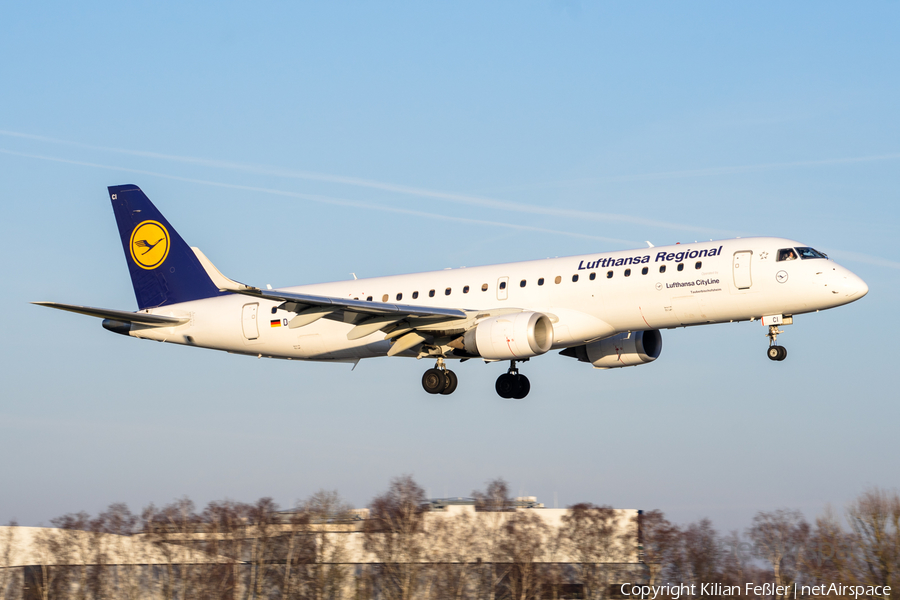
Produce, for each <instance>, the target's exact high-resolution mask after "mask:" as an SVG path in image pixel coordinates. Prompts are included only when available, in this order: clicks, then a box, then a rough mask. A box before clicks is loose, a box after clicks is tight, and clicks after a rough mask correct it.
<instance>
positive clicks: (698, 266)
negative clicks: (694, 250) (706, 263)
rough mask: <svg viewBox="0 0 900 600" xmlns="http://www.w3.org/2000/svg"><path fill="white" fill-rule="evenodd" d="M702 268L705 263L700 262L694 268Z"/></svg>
mask: <svg viewBox="0 0 900 600" xmlns="http://www.w3.org/2000/svg"><path fill="white" fill-rule="evenodd" d="M702 266H703V262H702V261H699V260H698V261H697V263H696V264H695V265H694V268H695V269H699V268H700V267H702Z"/></svg>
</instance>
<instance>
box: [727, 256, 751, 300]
mask: <svg viewBox="0 0 900 600" xmlns="http://www.w3.org/2000/svg"><path fill="white" fill-rule="evenodd" d="M752 257H753V252H751V251H750V250H742V251H740V252H735V253H734V262H733V263H732V269H731V270H732V272H733V273H734V287H736V288H737V289H739V290H746V289H749V288H750V286H751V285H752V283H753V281H752V280H751V279H750V259H751V258H752Z"/></svg>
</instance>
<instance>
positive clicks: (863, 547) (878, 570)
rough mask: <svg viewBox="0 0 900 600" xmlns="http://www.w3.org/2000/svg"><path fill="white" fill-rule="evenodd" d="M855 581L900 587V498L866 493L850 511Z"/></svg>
mask: <svg viewBox="0 0 900 600" xmlns="http://www.w3.org/2000/svg"><path fill="white" fill-rule="evenodd" d="M847 519H848V521H849V522H850V529H851V530H852V533H853V535H852V544H853V550H854V551H853V553H852V565H853V570H854V575H855V579H856V580H857V582H859V583H860V584H862V585H866V586H870V585H871V586H885V585H887V586H892V587H893V589H897V587H898V586H900V495H898V494H897V492H896V491H894V492H888V491H887V490H882V489H879V488H872V489H869V490H866V491H865V492H864V493H863V494H861V495H860V496H859V497H858V498H857V499H856V501H855V502H853V503H852V504H851V505H850V506H849V507H848V509H847Z"/></svg>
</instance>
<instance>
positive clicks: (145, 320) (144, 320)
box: [32, 302, 191, 327]
mask: <svg viewBox="0 0 900 600" xmlns="http://www.w3.org/2000/svg"><path fill="white" fill-rule="evenodd" d="M32 304H37V305H38V306H47V307H49V308H56V309H59V310H67V311H69V312H73V313H78V314H82V315H88V316H90V317H97V318H99V319H112V320H113V321H122V322H123V323H136V324H138V325H148V326H151V327H174V326H176V325H181V324H183V323H187V322H188V321H190V320H191V319H190V318H189V317H165V316H163V315H151V314H148V313H141V312H129V311H127V310H112V309H109V308H93V307H91V306H77V305H75V304H60V303H59V302H32Z"/></svg>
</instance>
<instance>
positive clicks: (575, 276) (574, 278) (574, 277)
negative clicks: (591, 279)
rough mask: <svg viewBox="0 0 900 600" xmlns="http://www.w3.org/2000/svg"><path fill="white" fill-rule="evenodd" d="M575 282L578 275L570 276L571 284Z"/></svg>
mask: <svg viewBox="0 0 900 600" xmlns="http://www.w3.org/2000/svg"><path fill="white" fill-rule="evenodd" d="M576 281H578V273H575V274H574V275H572V283H575V282H576Z"/></svg>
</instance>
